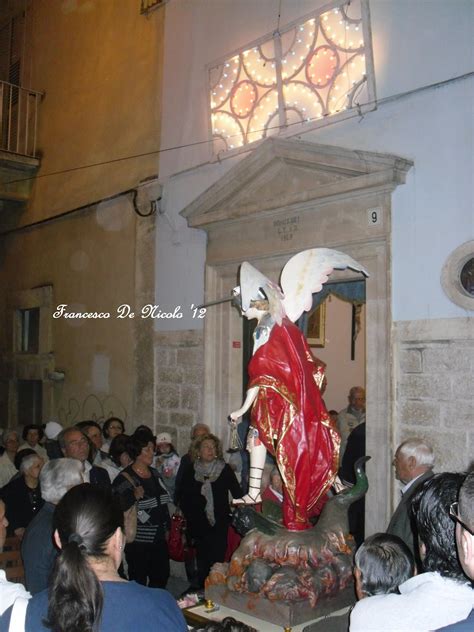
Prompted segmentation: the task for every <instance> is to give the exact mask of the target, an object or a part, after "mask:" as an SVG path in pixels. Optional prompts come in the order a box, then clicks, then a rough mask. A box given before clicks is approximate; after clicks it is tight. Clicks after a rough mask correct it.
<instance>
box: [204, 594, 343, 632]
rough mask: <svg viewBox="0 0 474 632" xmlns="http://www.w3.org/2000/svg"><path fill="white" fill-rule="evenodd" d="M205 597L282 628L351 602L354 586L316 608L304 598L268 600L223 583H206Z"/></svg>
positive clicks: (322, 602)
mask: <svg viewBox="0 0 474 632" xmlns="http://www.w3.org/2000/svg"><path fill="white" fill-rule="evenodd" d="M206 599H211V600H212V601H213V602H214V603H216V604H219V605H222V606H226V607H227V608H232V609H233V610H237V611H238V612H243V613H245V614H248V615H251V616H252V617H256V618H257V619H262V620H263V621H267V622H269V623H274V624H276V625H279V626H281V627H283V628H291V627H294V626H296V625H299V624H301V623H306V622H308V621H313V620H314V619H316V618H318V617H324V616H325V615H327V614H330V613H331V612H335V611H336V610H339V609H340V608H343V607H345V606H349V605H351V604H353V603H354V601H355V597H354V588H353V587H352V586H350V587H348V588H347V589H346V590H344V591H342V592H340V593H338V595H337V596H335V597H333V598H328V599H325V600H323V601H321V603H319V604H318V605H317V606H316V607H313V606H311V604H310V603H309V601H308V600H305V601H293V602H288V601H270V600H269V599H266V598H265V597H262V596H261V595H259V594H258V593H257V594H252V593H247V594H239V593H236V592H233V591H231V590H229V589H228V588H227V587H226V586H223V585H217V584H216V585H208V586H207V588H206Z"/></svg>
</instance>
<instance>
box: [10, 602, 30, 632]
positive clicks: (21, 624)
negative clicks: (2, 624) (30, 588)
mask: <svg viewBox="0 0 474 632" xmlns="http://www.w3.org/2000/svg"><path fill="white" fill-rule="evenodd" d="M27 607H28V599H27V598H26V597H17V598H16V599H15V602H14V604H13V608H12V613H11V616H10V625H9V627H8V632H25V622H26V608H27Z"/></svg>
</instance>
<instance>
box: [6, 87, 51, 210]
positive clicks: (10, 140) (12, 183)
mask: <svg viewBox="0 0 474 632" xmlns="http://www.w3.org/2000/svg"><path fill="white" fill-rule="evenodd" d="M41 97H42V93H41V92H36V91H35V90H29V89H27V88H22V87H20V86H17V85H15V84H12V83H8V82H7V81H0V210H2V211H3V210H4V209H5V208H7V207H6V206H5V204H7V205H9V206H10V207H11V205H12V204H14V205H17V204H19V205H22V204H24V203H25V202H26V201H27V200H28V198H29V196H30V191H31V187H32V183H33V179H34V176H35V174H36V172H37V171H38V168H39V165H40V160H39V156H38V152H37V147H36V138H37V130H38V111H39V106H40V102H41Z"/></svg>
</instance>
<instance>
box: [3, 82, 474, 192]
mask: <svg viewBox="0 0 474 632" xmlns="http://www.w3.org/2000/svg"><path fill="white" fill-rule="evenodd" d="M473 76H474V71H472V72H468V73H465V74H463V75H458V76H456V77H451V78H450V79H445V80H443V81H438V82H435V83H431V84H428V85H425V86H420V87H418V88H414V89H413V90H407V91H404V92H399V93H397V94H394V95H390V96H387V97H383V98H382V99H374V100H373V101H367V102H365V103H357V104H356V106H357V107H355V108H353V110H354V112H353V117H352V118H354V117H360V118H363V116H362V114H361V107H371V106H373V107H374V109H375V108H379V107H380V106H382V105H385V104H387V103H392V102H394V101H397V100H400V99H402V98H406V97H407V96H412V95H415V94H418V93H420V92H424V91H426V90H432V89H438V88H441V87H443V86H446V85H448V84H450V83H454V82H459V81H463V80H466V79H469V78H471V77H473ZM331 119H332V117H331V116H330V115H327V120H326V122H325V127H328V126H330V125H337V124H338V123H341V122H343V121H346V120H347V117H346V118H344V119H343V120H341V119H337V118H336V119H334V120H331ZM316 120H320V119H318V118H313V119H309V121H307V122H312V121H316ZM297 125H298V126H300V127H302V129H301V131H300V130H299V131H298V133H304V131H305V130H304V125H305V123H304V122H303V123H302V122H301V121H295V122H293V123H288V124H286V125H279V124H275V125H273V126H271V127H267V131H268V130H278V131H286V130H288V129H290V128H292V127H296V126H297ZM213 142H214V140H213V139H212V138H209V139H206V140H200V141H196V142H194V143H186V144H183V145H175V146H173V147H164V148H161V149H154V150H151V151H147V152H142V153H139V154H131V155H129V156H121V157H119V158H112V159H110V160H104V161H100V162H94V163H90V164H87V165H79V166H77V167H69V168H67V169H61V170H58V171H50V172H48V173H40V174H38V175H36V176H29V177H27V178H18V179H15V180H8V181H5V182H3V184H4V185H7V184H16V183H19V182H27V181H28V180H38V179H40V178H48V177H52V176H58V175H63V174H67V173H72V172H74V171H80V170H83V169H92V168H94V167H101V166H105V165H109V164H114V163H117V162H123V161H126V160H135V159H137V158H143V157H146V156H153V155H158V154H164V153H167V152H171V151H179V150H182V149H188V148H191V147H197V146H200V145H209V144H211V143H213ZM252 149H253V145H248V146H246V147H245V148H244V149H243V152H245V151H251V150H252ZM220 159H222V156H220Z"/></svg>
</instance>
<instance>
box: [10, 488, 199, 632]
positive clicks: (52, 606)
mask: <svg viewBox="0 0 474 632" xmlns="http://www.w3.org/2000/svg"><path fill="white" fill-rule="evenodd" d="M53 526H54V540H55V542H56V544H57V546H58V548H59V549H60V551H61V553H60V555H59V557H58V559H57V562H56V566H55V569H54V572H53V575H52V577H51V582H50V587H49V590H45V591H43V592H40V593H38V594H36V595H35V596H34V598H32V599H31V600H30V601H29V602H28V607H27V610H26V620H25V632H40V631H47V630H53V631H54V632H112V631H113V632H129V631H130V630H142V629H152V627H153V624H152V622H153V621H154V622H155V623H156V625H157V629H158V627H159V629H160V631H163V632H164V631H169V632H176V631H178V632H179V631H181V630H182V631H183V632H184V631H185V630H187V626H186V624H185V622H184V618H183V615H182V614H181V611H180V610H179V608H178V606H177V605H176V602H175V601H174V599H173V598H172V597H171V595H170V594H169V593H168V592H166V591H165V590H160V589H157V588H147V587H145V586H141V585H140V584H137V583H135V582H127V581H125V580H124V579H122V578H121V577H120V576H119V574H118V572H117V570H118V567H119V566H120V563H121V560H122V553H123V547H124V544H125V536H124V532H123V512H122V510H121V508H120V505H119V504H118V502H117V500H116V499H115V498H114V497H113V496H112V493H111V492H110V491H109V490H106V489H103V488H100V487H97V486H93V485H89V484H88V483H85V484H83V485H78V486H77V487H73V488H72V489H70V490H69V491H68V492H67V494H66V495H65V496H64V497H63V499H62V500H61V501H60V502H59V504H58V505H57V507H56V510H55V513H54V519H53ZM13 612H14V614H13V615H11V609H10V610H7V612H6V613H5V614H4V615H3V617H2V618H0V629H2V630H4V629H5V630H8V625H9V624H10V617H11V623H18V622H15V621H14V617H15V611H13ZM150 625H151V626H152V627H151V628H150Z"/></svg>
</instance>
